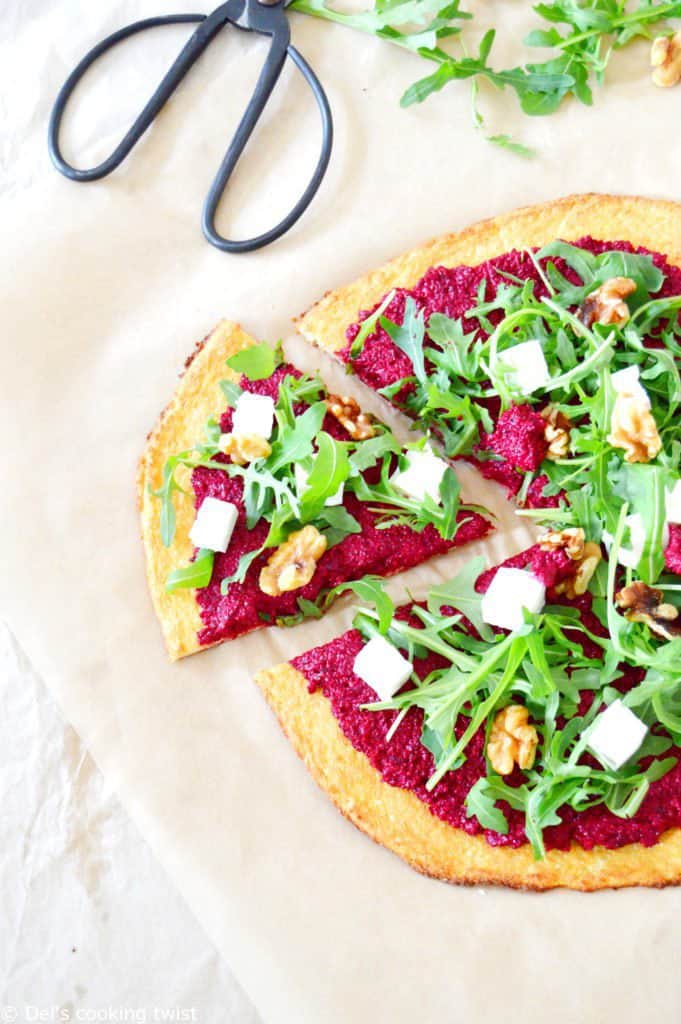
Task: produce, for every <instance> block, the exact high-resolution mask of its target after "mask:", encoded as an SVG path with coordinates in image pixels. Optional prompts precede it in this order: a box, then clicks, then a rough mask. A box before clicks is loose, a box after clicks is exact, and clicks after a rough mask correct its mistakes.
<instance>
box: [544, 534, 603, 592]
mask: <svg viewBox="0 0 681 1024" xmlns="http://www.w3.org/2000/svg"><path fill="white" fill-rule="evenodd" d="M539 547H540V548H541V549H542V550H543V551H559V550H562V551H564V552H565V554H566V555H568V556H569V557H570V558H571V559H572V561H573V562H576V565H575V571H574V574H573V575H572V576H568V577H567V579H564V580H561V581H560V583H557V584H556V586H555V588H554V589H555V591H556V593H557V594H565V596H566V597H568V598H570V600H571V601H572V600H574V599H575V598H576V597H581V595H582V594H586V592H587V590H588V589H589V584H590V583H591V579H592V577H593V574H594V573H595V572H596V569H597V568H598V563H599V562H600V560H601V558H602V557H603V556H602V553H601V549H600V545H599V544H596V543H595V542H594V541H592V540H587V541H585V540H584V530H583V529H582V528H581V526H570V527H568V528H567V529H565V530H549V532H548V533H545V534H544V536H543V537H541V538H540V539H539Z"/></svg>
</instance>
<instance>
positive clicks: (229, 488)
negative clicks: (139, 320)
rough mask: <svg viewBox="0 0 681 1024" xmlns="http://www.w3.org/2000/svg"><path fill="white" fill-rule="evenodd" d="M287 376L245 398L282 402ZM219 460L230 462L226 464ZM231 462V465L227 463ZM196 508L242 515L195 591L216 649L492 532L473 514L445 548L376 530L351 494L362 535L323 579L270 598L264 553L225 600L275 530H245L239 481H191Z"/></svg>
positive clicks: (203, 475)
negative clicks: (306, 604) (261, 581)
mask: <svg viewBox="0 0 681 1024" xmlns="http://www.w3.org/2000/svg"><path fill="white" fill-rule="evenodd" d="M286 374H291V375H293V376H299V374H298V373H297V371H296V370H295V369H294V368H293V367H291V366H281V367H279V369H278V370H276V371H275V373H274V374H273V375H272V377H270V378H269V379H268V380H264V381H257V382H252V381H249V380H246V379H245V378H243V379H242V380H241V386H242V388H244V390H247V391H252V392H255V393H257V394H261V395H270V396H271V397H272V398H275V399H276V397H277V394H278V389H279V383H280V381H281V380H282V379H283V377H284V376H285V375H286ZM231 423H232V411H231V410H229V409H228V410H227V411H226V412H225V413H224V414H223V416H222V419H221V427H222V430H223V431H225V432H226V431H228V430H229V429H230V427H231ZM324 430H326V431H328V433H330V434H332V435H333V436H334V437H336V438H337V439H339V440H348V439H349V435H348V434H347V433H346V431H345V430H344V428H343V427H341V426H340V424H339V423H338V421H337V420H335V419H334V418H333V417H332V416H327V417H326V419H325V421H324ZM220 458H224V457H223V456H220ZM226 461H228V460H227V459H226V458H225V462H226ZM192 486H193V488H194V494H195V500H196V505H197V508H198V507H199V506H200V504H201V502H202V501H203V500H204V498H206V497H208V496H209V495H210V496H211V497H214V498H221V499H222V500H223V501H231V502H233V503H234V504H235V505H236V506H237V507H238V508H239V510H240V511H239V519H238V522H237V525H236V527H235V529H234V533H233V535H232V540H231V542H230V545H229V547H228V549H227V551H226V552H225V554H220V553H216V555H215V562H214V568H213V578H212V580H211V583H210V584H209V585H208V586H207V587H205V588H204V589H202V590H197V591H196V600H197V603H198V605H199V609H200V613H201V620H202V622H203V628H202V630H201V631H200V633H199V642H200V643H201V644H212V643H216V642H218V641H220V640H229V639H232V638H234V637H236V636H240V635H241V634H243V633H247V632H249V631H250V630H252V629H257V628H258V627H259V626H264V625H266V624H267V623H268V622H273V621H274V620H275V619H276V618H279V617H283V616H286V615H295V614H296V613H297V612H298V610H299V609H298V604H297V601H298V598H299V597H303V598H306V599H307V600H309V601H314V599H315V598H316V597H317V596H318V595H319V593H320V592H321V591H322V590H327V589H329V588H331V587H335V586H336V585H337V584H339V583H343V582H345V581H347V580H355V579H358V578H359V577H360V576H364V575H365V574H367V573H376V574H379V575H381V576H390V575H392V574H394V573H397V572H401V571H402V570H404V569H409V568H411V567H412V566H414V565H418V564H419V563H420V562H424V561H426V559H428V558H432V557H433V555H438V554H442V553H443V552H445V551H449V550H450V549H451V548H453V547H457V546H459V545H461V544H466V543H467V542H468V541H471V540H476V539H477V538H479V537H484V536H485V534H486V533H488V532H489V530H490V525H489V523H488V522H487V521H486V520H485V519H483V518H482V516H479V515H477V514H474V513H468V512H466V513H460V515H459V520H460V521H461V522H462V526H461V527H460V528H459V530H458V532H457V534H456V537H455V538H454V540H450V541H447V540H443V539H442V537H441V536H440V534H439V533H438V532H437V530H436V529H435V528H434V527H432V526H427V527H426V529H425V530H423V532H422V533H417V532H416V531H415V530H411V529H409V527H407V526H391V527H389V528H388V529H386V530H380V529H378V528H377V525H376V524H377V521H378V519H379V516H377V515H376V513H373V512H370V511H369V509H368V508H367V507H366V506H365V505H362V503H361V502H359V501H358V500H357V499H356V498H355V496H354V495H353V494H346V495H345V498H344V500H343V505H344V506H345V508H346V509H347V510H348V512H350V514H351V515H353V516H354V517H355V519H357V520H358V522H359V523H360V525H361V527H362V531H361V533H357V534H350V536H348V537H346V538H345V539H344V540H342V541H341V542H340V543H339V544H336V545H335V546H334V547H331V548H329V549H328V550H327V551H326V552H325V553H324V554H323V555H322V557H321V559H320V560H319V563H318V566H317V571H316V572H315V574H314V576H313V577H312V579H311V580H310V582H309V583H308V584H307V586H305V587H301V589H300V590H294V591H291V592H290V593H287V594H282V595H281V596H280V597H270V596H268V595H267V594H264V593H263V592H262V591H261V590H260V587H259V586H258V576H259V574H260V570H261V568H262V567H263V565H264V564H265V562H266V561H267V558H268V556H269V555H270V554H271V553H272V552H271V551H270V552H263V554H262V555H259V556H258V558H257V559H256V560H255V561H254V562H253V564H252V565H251V566H250V568H249V570H248V574H247V576H246V579H245V580H244V582H243V583H233V584H231V586H230V587H229V590H228V592H227V593H226V594H221V593H220V581H221V580H222V579H223V578H224V577H225V576H229V575H231V573H233V572H234V571H235V569H236V567H237V565H238V562H239V558H240V557H241V555H243V554H245V553H246V552H248V551H252V550H253V549H254V548H258V547H260V545H261V544H262V542H263V541H264V539H265V537H266V536H267V532H268V529H269V525H268V523H267V522H265V521H263V522H260V523H258V524H257V525H256V526H255V527H254V529H252V530H249V529H248V528H247V526H246V515H245V511H244V509H243V504H242V495H243V488H242V485H241V481H240V479H239V478H231V477H228V476H227V475H226V474H225V473H221V472H219V471H218V470H213V469H205V468H199V469H195V470H194V472H193V474H192Z"/></svg>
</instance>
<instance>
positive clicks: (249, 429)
mask: <svg viewBox="0 0 681 1024" xmlns="http://www.w3.org/2000/svg"><path fill="white" fill-rule="evenodd" d="M273 428H274V399H273V398H269V397H268V396H267V395H252V394H251V393H250V391H244V392H243V393H242V394H241V395H239V398H238V399H237V403H236V405H235V407H234V417H233V419H232V433H233V434H257V436H258V437H264V438H265V440H266V441H269V439H270V437H271V436H272V430H273Z"/></svg>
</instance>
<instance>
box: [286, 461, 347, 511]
mask: <svg viewBox="0 0 681 1024" xmlns="http://www.w3.org/2000/svg"><path fill="white" fill-rule="evenodd" d="M293 475H294V477H295V480H296V493H297V495H298V497H299V498H302V496H303V495H304V494H305V491H306V490H307V481H308V480H309V478H310V474H309V473H308V472H307V470H305V469H303V467H302V466H301V465H300V464H299V463H296V465H295V467H294V469H293ZM344 489H345V484H344V483H342V484H341V485H340V487H339V488H338V490H337V491H336V493H335V494H332V495H331V497H330V498H327V499H326V501H325V502H324V504H325V506H326V507H327V508H332V507H333V506H334V505H342V504H343V491H344Z"/></svg>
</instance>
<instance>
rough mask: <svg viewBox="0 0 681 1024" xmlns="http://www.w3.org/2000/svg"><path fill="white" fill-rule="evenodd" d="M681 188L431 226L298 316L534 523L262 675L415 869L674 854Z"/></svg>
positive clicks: (475, 877) (593, 875) (596, 883)
mask: <svg viewBox="0 0 681 1024" xmlns="http://www.w3.org/2000/svg"><path fill="white" fill-rule="evenodd" d="M680 309H681V206H677V205H676V204H673V203H667V202H658V201H653V200H645V199H635V198H617V197H611V196H597V195H588V196H575V197H571V198H568V199H564V200H561V201H559V202H555V203H549V204H546V205H542V206H537V207H533V208H528V209H523V210H519V211H516V212H514V213H510V214H506V215H504V216H502V217H499V218H497V219H495V220H491V221H486V222H483V223H481V224H478V225H475V226H473V227H471V228H469V229H467V230H466V231H463V232H461V233H459V234H455V235H449V236H445V237H443V238H441V239H438V240H436V241H434V242H431V243H429V244H428V245H425V246H423V247H422V248H420V249H417V250H415V251H414V252H411V253H408V254H407V255H405V256H402V257H399V258H397V259H395V260H393V261H392V262H391V263H389V264H387V265H386V266H384V267H382V268H380V269H378V270H376V271H373V272H372V273H370V274H368V275H367V276H366V277H364V278H362V279H360V280H359V281H357V282H355V283H354V284H351V285H349V286H347V287H345V288H341V289H339V290H337V291H334V292H331V293H330V294H328V295H327V296H326V297H325V298H324V299H322V300H321V301H320V302H319V303H318V304H317V305H316V306H314V307H313V308H312V309H311V310H310V311H309V312H308V313H307V314H305V315H304V316H303V317H301V318H300V319H299V321H298V326H299V329H300V330H301V331H302V333H303V335H304V336H305V337H306V338H307V339H308V340H310V341H312V342H313V343H315V344H316V345H319V346H321V347H323V348H325V349H327V350H328V351H330V352H332V353H334V354H335V356H336V357H337V358H339V359H341V360H342V361H343V362H344V363H345V364H346V366H347V367H348V370H349V371H350V372H353V373H355V374H356V375H357V376H358V377H359V379H360V380H362V381H363V382H364V384H366V385H367V386H368V387H370V388H372V389H373V390H375V391H378V392H379V393H380V394H381V395H382V396H383V397H384V398H385V399H386V401H388V402H390V403H391V404H392V405H393V406H395V407H397V408H398V409H400V410H401V411H402V412H404V413H405V414H406V415H407V416H410V417H411V418H412V419H413V420H414V424H415V426H416V425H417V426H418V427H420V428H421V429H422V431H423V432H424V433H426V434H427V435H428V437H429V443H431V442H432V444H433V446H438V447H439V449H440V450H441V451H443V452H444V454H445V455H446V456H447V457H448V458H449V459H450V460H457V459H466V460H467V461H469V462H471V463H473V464H474V465H476V466H477V467H478V469H479V470H480V472H481V473H483V474H484V475H485V476H487V477H489V478H491V479H495V480H497V481H499V482H500V483H501V484H502V485H503V486H505V487H506V488H507V491H508V493H509V495H512V496H513V500H514V501H515V502H516V503H517V511H518V514H519V515H522V516H525V517H528V518H529V519H530V520H531V521H532V522H533V523H535V524H536V526H537V527H538V542H537V544H536V545H535V547H533V548H532V549H530V550H529V551H526V552H524V553H522V554H521V555H518V556H516V557H515V558H514V559H510V560H509V561H508V562H506V563H504V564H503V565H502V566H497V567H495V568H493V569H487V570H485V568H484V564H483V563H482V562H479V563H478V562H477V561H475V560H473V561H470V560H469V562H468V563H465V562H464V565H463V568H462V569H461V570H460V572H459V573H458V575H457V576H455V577H454V578H453V579H451V580H449V581H448V582H447V583H445V584H443V585H442V586H440V587H438V588H435V589H434V590H432V591H431V592H430V593H429V594H428V595H427V596H426V598H425V599H424V600H423V601H421V602H416V603H415V602H414V601H413V599H411V600H410V601H409V602H408V603H407V604H405V605H403V606H402V607H395V606H394V605H393V603H392V601H391V600H390V599H389V598H388V596H387V595H386V593H385V591H384V590H383V588H382V586H381V584H380V582H379V581H377V580H375V579H369V580H366V579H364V580H360V581H358V582H355V583H352V584H350V589H352V590H353V591H354V593H355V595H356V598H357V602H358V609H357V613H356V617H355V621H354V628H353V629H352V630H350V631H349V632H347V633H345V634H344V635H342V636H340V637H338V638H337V639H336V640H334V641H332V642H331V643H329V644H326V645H324V646H323V647H319V648H316V649H314V650H312V651H308V652H307V653H306V654H303V655H301V656H299V657H297V658H295V659H293V660H292V661H291V662H290V663H288V664H284V665H280V666H277V667H275V668H273V669H270V670H268V671H264V672H262V673H260V675H259V676H258V683H259V685H260V687H261V688H262V690H263V692H264V694H265V696H266V697H267V699H268V701H269V703H270V704H271V706H272V708H273V709H274V711H275V713H276V715H277V716H278V718H279V721H280V723H281V725H282V728H283V729H284V731H285V733H286V734H287V736H288V737H289V739H290V741H291V743H292V744H293V746H294V747H295V749H296V750H297V752H298V754H299V755H300V756H301V757H302V759H303V760H304V761H305V764H306V765H307V767H308V769H309V770H310V772H311V774H312V775H313V777H314V778H315V779H316V781H317V782H318V783H319V785H320V786H321V787H322V788H323V789H325V790H326V791H327V793H328V794H329V795H330V797H331V799H332V800H333V801H334V803H335V804H336V805H337V806H338V808H339V810H340V811H341V812H342V813H343V814H344V815H345V816H346V817H348V818H349V819H350V820H351V821H353V822H354V824H356V825H357V826H358V827H359V828H361V829H362V830H363V831H365V832H366V833H367V834H368V835H369V836H371V837H372V838H373V839H375V840H376V841H377V842H379V843H381V844H383V845H385V846H386V847H388V848H389V849H391V850H393V851H394V852H396V853H398V854H399V855H400V856H401V857H402V858H403V859H404V860H405V861H407V862H408V863H409V864H411V865H412V866H413V867H415V868H416V869H418V870H419V871H421V872H423V873H425V874H428V875H431V876H434V877H437V878H441V879H445V880H447V881H450V882H458V883H465V884H476V883H497V884H504V885H509V886H513V887H517V888H526V889H550V888H553V887H556V886H566V887H569V888H573V889H580V890H586V891H589V890H595V889H601V888H607V887H620V886H630V885H650V886H664V885H668V884H675V883H677V882H678V881H679V880H680V879H681V767H680V765H681V758H680V757H679V753H680V748H681V687H680V686H679V683H678V669H677V666H678V664H679V658H680V657H681V615H680V612H679V609H680V606H681V597H680V595H681V576H679V573H681V526H680V525H679V524H681V482H680V475H679V460H680V455H681V443H680V442H681V439H680V438H679V433H678V426H677V424H678V416H679V411H680V410H679V406H680V405H681V378H680V377H679V361H680V358H681V323H680V320H679V310H680Z"/></svg>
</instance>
